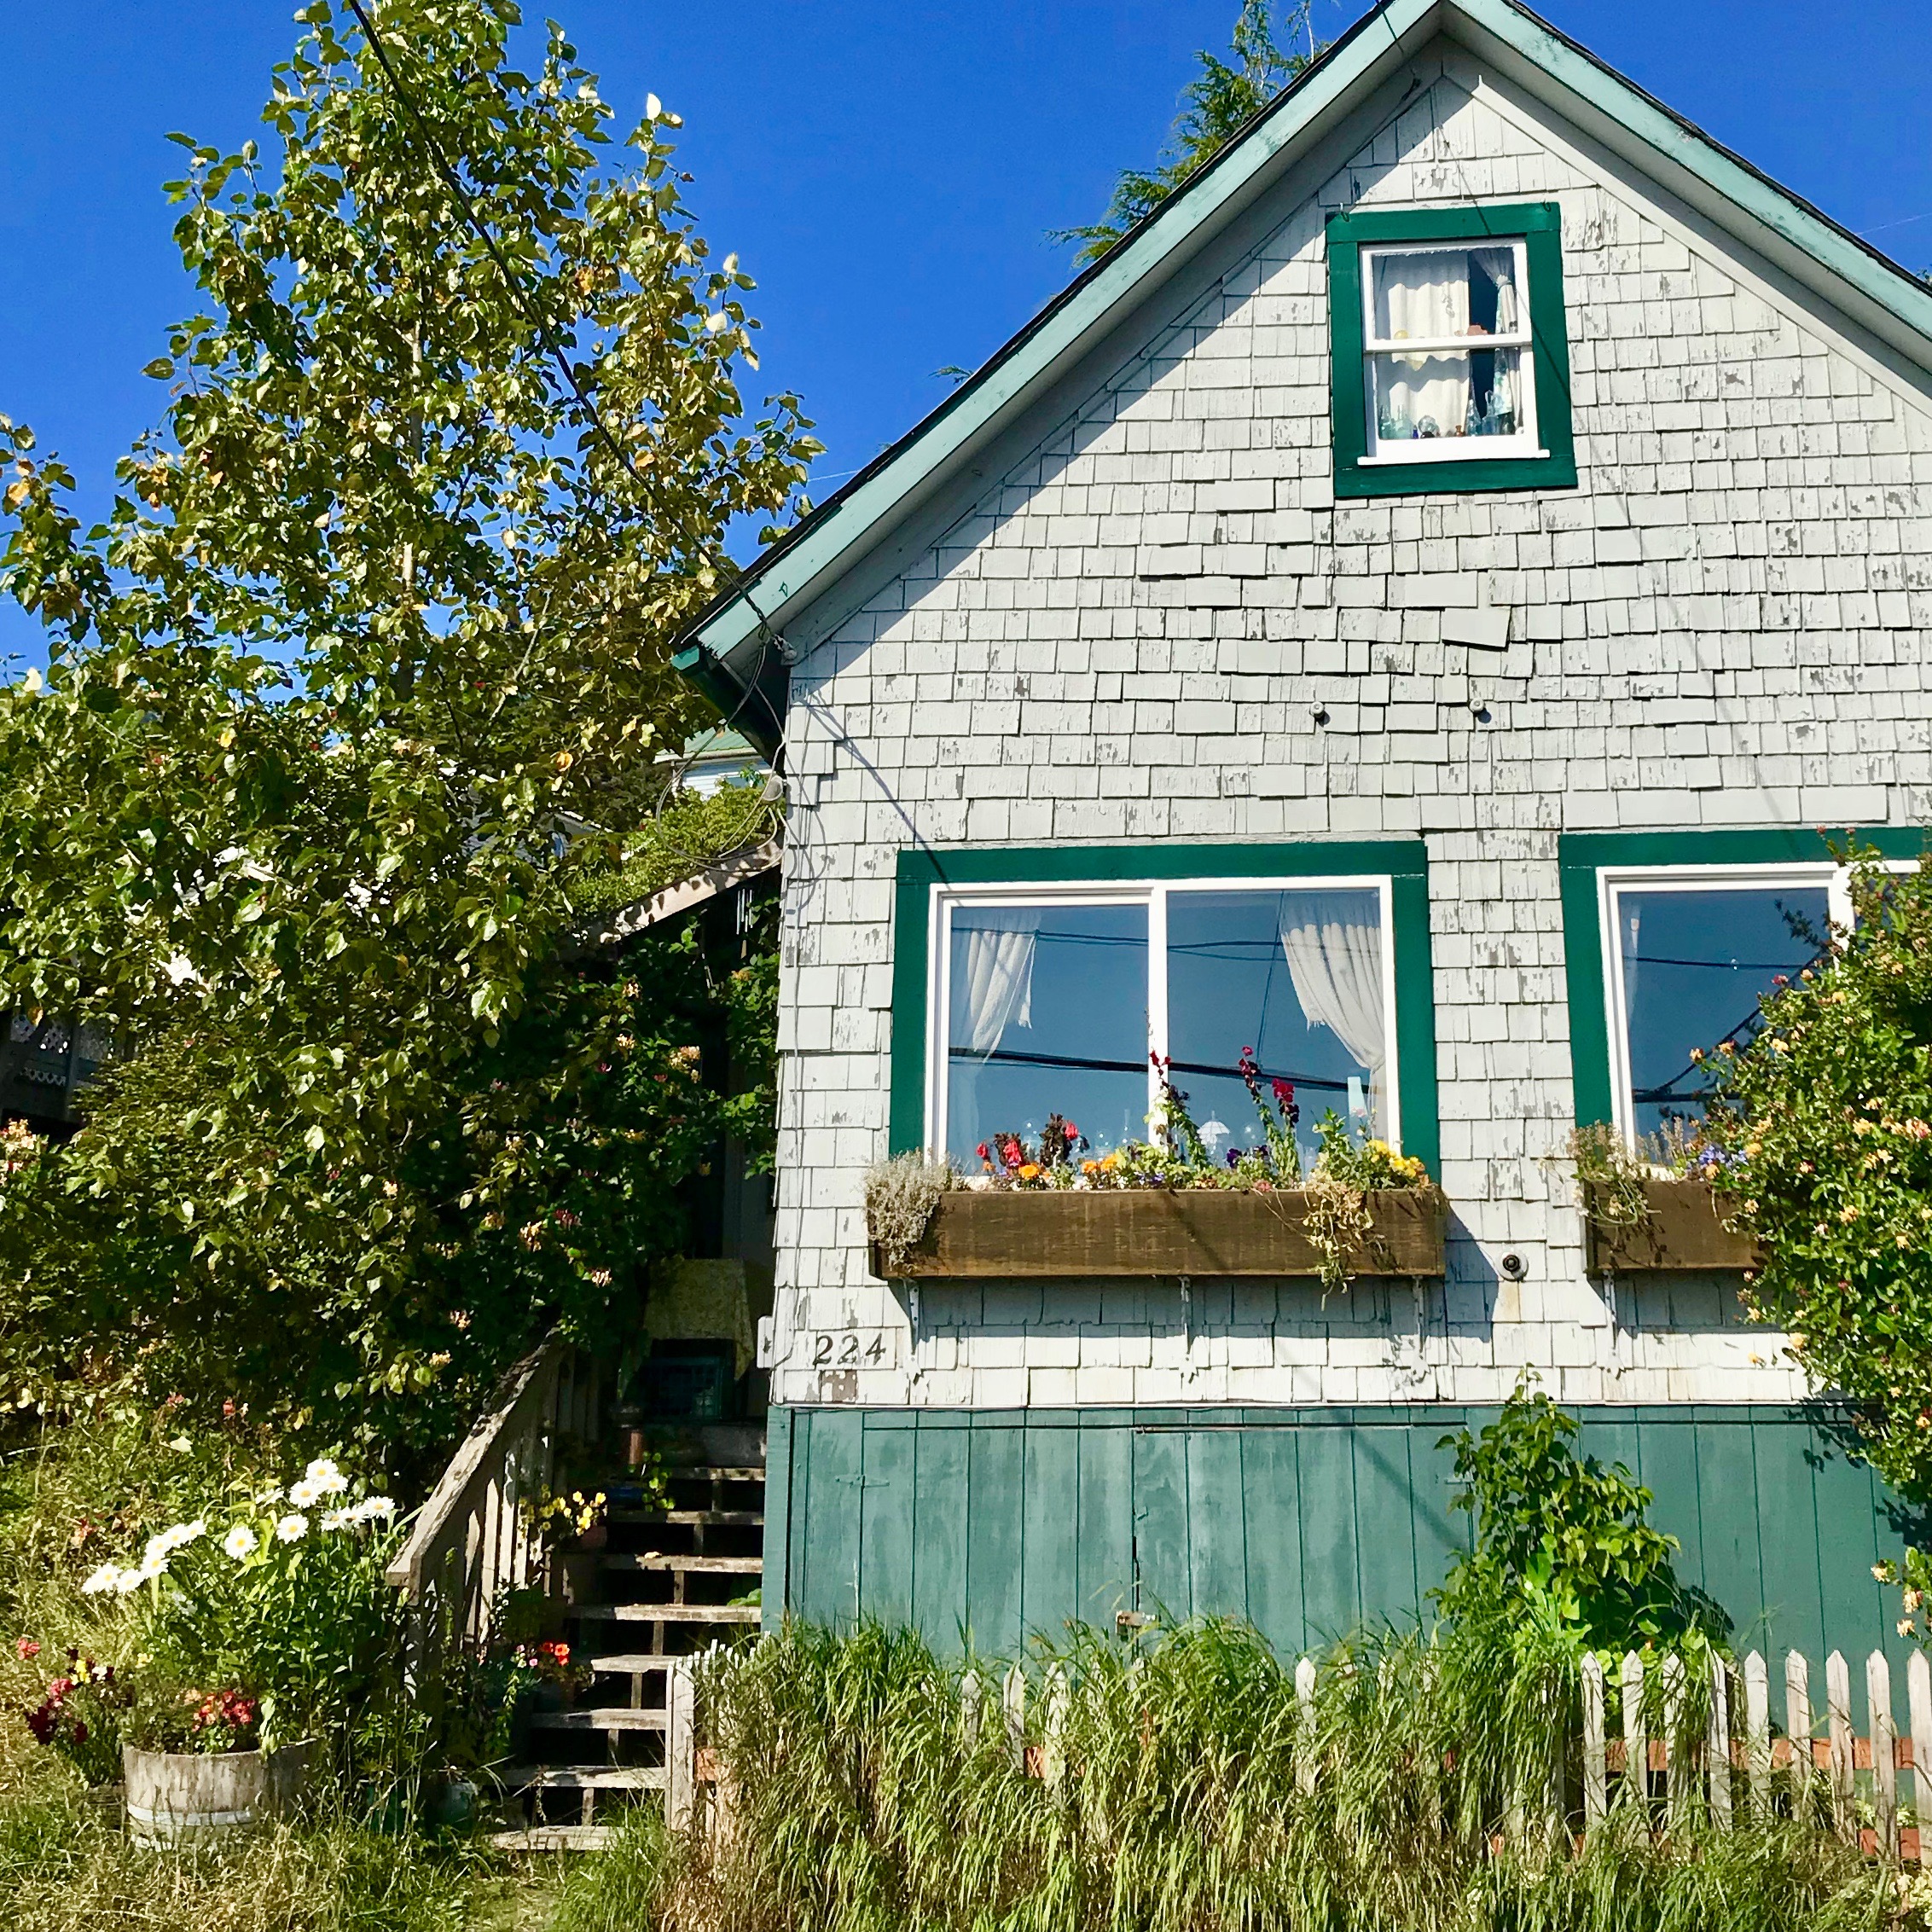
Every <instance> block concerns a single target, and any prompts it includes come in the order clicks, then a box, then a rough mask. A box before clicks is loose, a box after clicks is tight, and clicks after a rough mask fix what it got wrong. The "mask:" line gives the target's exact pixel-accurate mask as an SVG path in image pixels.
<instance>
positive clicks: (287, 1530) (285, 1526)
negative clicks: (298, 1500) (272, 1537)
mask: <svg viewBox="0 0 1932 1932" xmlns="http://www.w3.org/2000/svg"><path fill="white" fill-rule="evenodd" d="M275 1534H276V1540H277V1541H278V1542H282V1543H299V1542H300V1541H301V1540H302V1539H303V1538H304V1537H305V1536H306V1535H308V1534H309V1519H308V1517H305V1516H298V1515H294V1514H293V1513H291V1514H290V1515H287V1516H285V1517H280V1518H278V1519H277V1521H276V1526H275Z"/></svg>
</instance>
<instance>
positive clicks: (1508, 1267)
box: [1503, 1254, 1529, 1281]
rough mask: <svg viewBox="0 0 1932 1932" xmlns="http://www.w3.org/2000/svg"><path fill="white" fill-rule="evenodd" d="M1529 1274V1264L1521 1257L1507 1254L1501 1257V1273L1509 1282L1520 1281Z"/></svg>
mask: <svg viewBox="0 0 1932 1932" xmlns="http://www.w3.org/2000/svg"><path fill="white" fill-rule="evenodd" d="M1503 1273H1504V1274H1505V1275H1506V1277H1507V1278H1508V1279H1510V1280H1511V1281H1520V1280H1522V1279H1523V1276H1524V1275H1526V1274H1527V1273H1529V1262H1526V1261H1525V1260H1523V1256H1521V1255H1517V1254H1508V1255H1505V1256H1503Z"/></svg>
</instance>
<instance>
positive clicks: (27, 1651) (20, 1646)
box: [14, 1637, 40, 1657]
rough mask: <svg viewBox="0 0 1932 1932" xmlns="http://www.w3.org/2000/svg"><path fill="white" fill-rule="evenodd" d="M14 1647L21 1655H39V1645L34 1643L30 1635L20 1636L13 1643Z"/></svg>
mask: <svg viewBox="0 0 1932 1932" xmlns="http://www.w3.org/2000/svg"><path fill="white" fill-rule="evenodd" d="M14 1648H15V1650H16V1651H19V1652H20V1655H21V1656H23V1657H37V1656H39V1655H40V1646H39V1645H38V1644H37V1643H35V1642H34V1640H33V1639H32V1638H31V1637H22V1638H21V1639H20V1640H19V1641H18V1642H17V1643H16V1644H15V1645H14Z"/></svg>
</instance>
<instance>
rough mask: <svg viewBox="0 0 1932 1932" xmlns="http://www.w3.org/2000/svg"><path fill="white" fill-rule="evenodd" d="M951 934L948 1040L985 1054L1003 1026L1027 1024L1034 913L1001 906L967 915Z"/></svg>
mask: <svg viewBox="0 0 1932 1932" xmlns="http://www.w3.org/2000/svg"><path fill="white" fill-rule="evenodd" d="M972 920H973V923H972V925H970V926H967V927H966V928H965V929H964V930H963V931H961V930H960V926H959V925H958V924H957V923H956V920H955V924H954V936H955V937H957V938H959V939H960V940H962V941H963V942H964V944H963V945H962V946H961V947H960V949H959V951H958V952H957V953H955V954H954V969H953V1014H952V1022H953V1024H952V1036H953V1037H952V1043H953V1045H954V1046H955V1047H966V1049H967V1050H968V1051H969V1052H971V1053H978V1055H979V1057H980V1058H981V1059H987V1058H989V1056H990V1055H991V1053H993V1051H994V1049H995V1047H998V1045H999V1044H1000V1036H1001V1035H1002V1034H1003V1033H1004V1032H1005V1031H1006V1030H1007V1028H1008V1027H1009V1026H1030V1025H1032V1024H1033V958H1034V953H1035V951H1036V947H1037V944H1038V938H1039V931H1040V914H1038V913H1037V912H1036V911H1029V910H1027V909H1025V908H1020V907H1011V908H1008V907H1001V908H995V909H993V910H989V911H984V912H978V911H976V912H975V913H974V914H972Z"/></svg>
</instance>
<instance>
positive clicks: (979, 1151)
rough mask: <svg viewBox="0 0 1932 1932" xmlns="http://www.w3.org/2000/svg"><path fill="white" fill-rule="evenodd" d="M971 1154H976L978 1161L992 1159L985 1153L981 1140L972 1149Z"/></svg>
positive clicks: (984, 1146) (983, 1143)
mask: <svg viewBox="0 0 1932 1932" xmlns="http://www.w3.org/2000/svg"><path fill="white" fill-rule="evenodd" d="M973 1152H975V1153H976V1154H978V1156H979V1157H980V1159H981V1160H983V1161H986V1160H990V1159H992V1156H991V1155H990V1154H989V1153H988V1152H987V1151H986V1143H985V1142H984V1141H983V1140H982V1141H981V1142H980V1143H979V1145H978V1146H977V1147H976V1148H974V1149H973Z"/></svg>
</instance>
